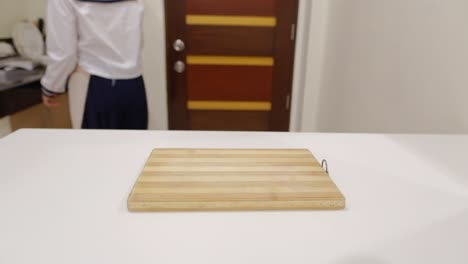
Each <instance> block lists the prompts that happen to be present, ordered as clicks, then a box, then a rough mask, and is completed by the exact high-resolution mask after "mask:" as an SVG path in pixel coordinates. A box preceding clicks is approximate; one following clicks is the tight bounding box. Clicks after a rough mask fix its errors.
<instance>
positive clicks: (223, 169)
mask: <svg viewBox="0 0 468 264" xmlns="http://www.w3.org/2000/svg"><path fill="white" fill-rule="evenodd" d="M321 170H323V168H322V167H316V166H294V167H292V166H281V167H269V166H265V167H237V166H232V167H228V166H224V167H215V166H200V167H198V166H184V167H177V166H174V167H169V166H146V167H145V169H144V170H143V171H162V172H164V171H168V172H169V171H182V172H190V171H203V172H209V171H217V172H228V171H235V172H245V171H249V172H256V171H282V172H294V171H321Z"/></svg>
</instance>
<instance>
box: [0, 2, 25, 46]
mask: <svg viewBox="0 0 468 264" xmlns="http://www.w3.org/2000/svg"><path fill="white" fill-rule="evenodd" d="M0 6H1V10H0V38H10V37H11V32H12V30H13V25H14V24H15V23H18V22H20V21H21V20H23V19H25V18H26V17H27V14H26V13H25V12H24V10H25V6H26V5H25V0H1V4H0Z"/></svg>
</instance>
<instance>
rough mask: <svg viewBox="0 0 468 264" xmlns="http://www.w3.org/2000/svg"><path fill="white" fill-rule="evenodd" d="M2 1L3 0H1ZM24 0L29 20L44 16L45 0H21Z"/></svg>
mask: <svg viewBox="0 0 468 264" xmlns="http://www.w3.org/2000/svg"><path fill="white" fill-rule="evenodd" d="M2 1H3V0H2ZM23 1H26V10H25V11H26V12H27V16H28V18H29V19H31V20H36V19H38V18H45V17H46V10H47V0H23Z"/></svg>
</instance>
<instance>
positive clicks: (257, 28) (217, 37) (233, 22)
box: [165, 0, 298, 131]
mask: <svg viewBox="0 0 468 264" xmlns="http://www.w3.org/2000/svg"><path fill="white" fill-rule="evenodd" d="M165 4H166V43H167V70H168V100H169V126H170V129H175V130H255V131H288V130H289V119H290V102H291V88H292V75H293V64H294V47H295V34H296V21H297V8H298V3H297V0H166V1H165Z"/></svg>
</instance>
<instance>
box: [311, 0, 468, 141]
mask: <svg viewBox="0 0 468 264" xmlns="http://www.w3.org/2000/svg"><path fill="white" fill-rule="evenodd" d="M327 1H328V0H315V1H314V2H327ZM329 2H330V6H329V7H326V8H322V9H321V10H318V11H317V10H315V12H319V13H321V12H323V13H328V19H327V20H328V22H327V23H325V24H323V26H324V27H325V28H324V29H323V31H325V32H327V33H326V38H325V42H324V43H325V44H324V45H322V46H321V45H318V47H314V45H315V44H314V43H313V39H319V40H320V34H318V35H317V34H315V36H313V35H311V36H310V39H311V40H312V41H311V43H309V48H310V50H309V53H310V54H312V55H310V56H309V60H312V58H313V57H314V56H319V55H320V54H324V55H325V57H324V60H323V64H322V66H320V65H316V67H313V66H309V67H308V68H307V74H308V75H309V82H308V83H306V96H305V99H304V100H305V103H304V104H305V106H304V108H303V109H304V113H303V117H304V118H303V124H302V125H303V128H304V130H306V131H332V132H399V133H468V104H467V103H466V101H467V99H468V74H467V72H468V27H467V25H468V15H467V12H466V11H467V10H468V1H464V0H451V1H441V0H413V1H407V0H392V1H388V0H353V1H348V0H331V1H329ZM327 9H328V10H327ZM312 34H314V33H312ZM323 49H324V51H323ZM319 61H320V60H319ZM311 63H313V62H311ZM310 79H312V81H310ZM314 80H320V81H319V82H318V83H317V82H316V81H314ZM316 100H318V101H319V103H317V101H316ZM310 104H312V105H314V106H310Z"/></svg>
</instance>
